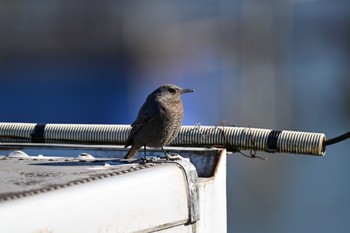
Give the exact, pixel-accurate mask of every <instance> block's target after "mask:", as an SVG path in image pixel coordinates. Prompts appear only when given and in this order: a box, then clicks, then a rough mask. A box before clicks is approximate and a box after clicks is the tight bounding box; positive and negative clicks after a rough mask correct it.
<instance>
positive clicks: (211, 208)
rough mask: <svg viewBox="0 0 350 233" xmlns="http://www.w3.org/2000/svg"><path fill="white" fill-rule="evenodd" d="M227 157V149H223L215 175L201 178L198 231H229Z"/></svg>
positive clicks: (207, 232)
mask: <svg viewBox="0 0 350 233" xmlns="http://www.w3.org/2000/svg"><path fill="white" fill-rule="evenodd" d="M226 157H227V155H226V150H222V151H221V153H220V157H219V161H218V163H217V164H216V167H215V171H214V176H213V177H211V178H207V179H199V203H200V220H199V221H198V222H197V223H196V230H197V232H200V233H212V232H215V233H225V232H227V210H226Z"/></svg>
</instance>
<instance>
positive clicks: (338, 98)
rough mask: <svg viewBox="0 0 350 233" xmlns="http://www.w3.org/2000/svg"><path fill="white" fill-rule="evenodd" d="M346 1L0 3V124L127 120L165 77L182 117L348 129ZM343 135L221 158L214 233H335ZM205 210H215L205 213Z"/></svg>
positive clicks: (345, 213) (346, 213)
mask: <svg viewBox="0 0 350 233" xmlns="http://www.w3.org/2000/svg"><path fill="white" fill-rule="evenodd" d="M349 75H350V2H349V1H346V0H334V1H326V0H281V1H273V0H250V1H243V0H231V1H229V0H217V1H212V0H203V1H193V0H190V1H182V0H178V1H168V0H150V1H134V0H129V1H112V0H101V1H89V0H86V1H83V0H75V1H68V0H52V1H19V0H18V1H17V0H11V1H10V0H8V1H7V0H0V95H1V98H0V104H1V105H0V106H1V111H0V121H3V122H38V123H111V124H130V123H132V122H133V120H134V119H135V117H136V114H137V112H138V110H139V108H140V106H141V105H142V103H143V102H144V100H145V98H146V96H147V95H148V94H149V93H150V92H151V91H153V90H154V89H155V88H156V87H157V86H159V85H161V84H165V83H174V84H178V85H180V86H182V87H184V88H193V89H195V90H196V92H195V93H194V94H190V95H186V96H183V101H184V108H185V118H184V124H187V125H193V124H196V123H201V124H202V125H218V124H219V123H220V122H221V121H223V120H227V121H229V122H231V123H232V124H234V125H236V126H250V127H259V128H278V129H291V130H299V131H314V132H324V133H325V134H326V135H327V136H328V137H333V136H337V135H339V134H341V133H344V132H346V131H348V130H349V129H350V123H349V120H348V119H349V116H350V108H349V107H350V92H349V91H348V90H349V88H350V78H349ZM349 149H350V142H349V141H346V142H342V143H339V144H337V145H334V146H331V147H329V148H328V149H327V156H326V157H324V158H317V157H307V156H301V155H288V154H272V155H271V154H264V153H259V155H261V156H265V157H269V159H268V160H267V161H261V160H257V159H255V160H253V159H248V158H245V157H243V156H241V155H239V154H234V155H232V156H230V157H229V159H228V174H227V176H228V179H227V185H228V191H227V198H228V232H287V233H288V232H291V233H292V232H293V233H294V232H319V233H321V232H349V231H350V221H349V220H350V199H349V197H350V182H349V178H350V169H349V165H350V155H348V154H347V153H349ZM213 217H215V216H213Z"/></svg>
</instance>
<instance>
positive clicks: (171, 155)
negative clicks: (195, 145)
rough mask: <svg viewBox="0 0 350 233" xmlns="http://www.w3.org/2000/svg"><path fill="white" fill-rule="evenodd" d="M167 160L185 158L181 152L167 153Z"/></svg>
mask: <svg viewBox="0 0 350 233" xmlns="http://www.w3.org/2000/svg"><path fill="white" fill-rule="evenodd" d="M165 159H166V160H171V161H175V160H182V159H184V158H183V157H182V156H181V155H179V154H175V153H174V154H168V153H167V154H166V157H165Z"/></svg>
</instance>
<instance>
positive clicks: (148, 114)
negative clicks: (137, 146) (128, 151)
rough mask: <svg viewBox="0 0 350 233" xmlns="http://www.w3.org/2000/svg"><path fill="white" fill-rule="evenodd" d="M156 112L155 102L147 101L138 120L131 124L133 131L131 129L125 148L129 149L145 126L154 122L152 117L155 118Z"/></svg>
mask: <svg viewBox="0 0 350 233" xmlns="http://www.w3.org/2000/svg"><path fill="white" fill-rule="evenodd" d="M156 111H157V105H156V103H155V102H153V101H146V102H145V103H144V104H143V105H142V107H141V109H140V111H139V114H138V115H137V118H136V120H135V121H134V122H133V123H132V124H131V127H132V129H131V132H130V135H129V138H128V140H127V141H126V145H125V147H128V146H130V145H132V144H133V139H134V136H135V135H136V134H137V132H138V131H139V130H140V129H142V127H143V126H144V125H147V124H148V123H149V122H151V121H152V116H154V114H155V113H156Z"/></svg>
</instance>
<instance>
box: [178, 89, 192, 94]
mask: <svg viewBox="0 0 350 233" xmlns="http://www.w3.org/2000/svg"><path fill="white" fill-rule="evenodd" d="M190 92H194V90H193V89H183V90H182V92H181V94H185V93H190Z"/></svg>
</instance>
